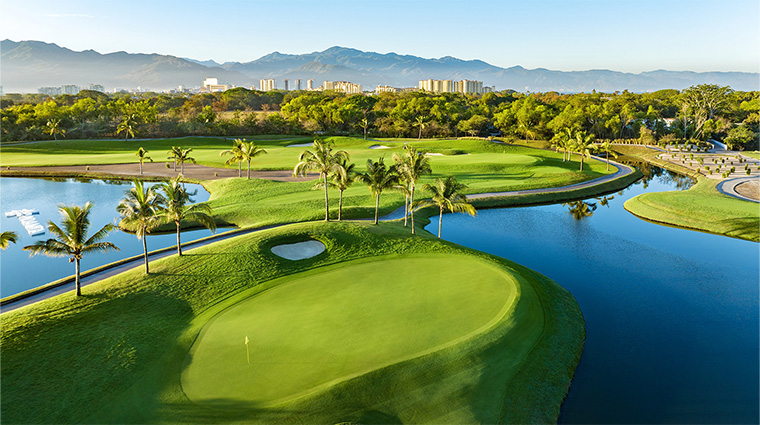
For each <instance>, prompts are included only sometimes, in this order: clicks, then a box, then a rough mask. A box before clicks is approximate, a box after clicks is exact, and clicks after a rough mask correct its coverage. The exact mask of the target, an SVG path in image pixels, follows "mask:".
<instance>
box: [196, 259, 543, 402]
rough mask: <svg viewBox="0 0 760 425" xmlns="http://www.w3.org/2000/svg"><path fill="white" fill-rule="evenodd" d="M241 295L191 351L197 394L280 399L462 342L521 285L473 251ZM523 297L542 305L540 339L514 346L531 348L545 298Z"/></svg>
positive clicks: (348, 269) (501, 311) (507, 306)
mask: <svg viewBox="0 0 760 425" xmlns="http://www.w3.org/2000/svg"><path fill="white" fill-rule="evenodd" d="M388 270H393V274H389V273H388ZM464 281H467V282H468V284H467V285H462V282H464ZM237 298H238V297H235V299H234V300H230V301H229V302H225V303H224V304H225V305H230V307H229V308H227V309H226V310H224V311H223V312H222V313H220V314H219V315H217V316H215V317H214V318H213V319H212V320H211V321H209V323H208V324H207V325H206V326H204V328H203V331H202V332H201V334H200V336H199V337H198V340H197V341H196V343H195V344H194V345H193V348H192V350H191V351H190V354H189V355H188V365H187V367H186V369H185V370H184V371H183V373H182V388H183V390H184V391H185V394H187V396H188V397H189V398H190V399H191V400H193V401H195V402H210V403H212V404H215V403H218V402H219V399H220V398H221V399H227V400H246V401H251V402H256V403H262V404H275V403H277V401H278V400H282V399H292V398H295V397H296V396H298V395H300V394H303V393H307V392H314V391H315V389H316V388H319V387H320V386H323V387H327V386H330V384H331V383H335V382H340V381H343V380H346V379H348V378H349V377H355V376H359V375H362V374H365V373H367V372H369V371H372V370H375V369H380V368H382V367H385V366H389V365H392V364H395V363H399V362H401V361H403V360H407V359H410V358H414V357H418V356H420V355H422V354H424V353H429V352H433V351H437V350H440V349H442V348H444V347H445V346H451V345H454V344H456V343H457V342H461V341H463V340H465V339H468V338H469V337H472V336H474V335H477V334H478V333H481V332H483V331H485V330H487V329H488V328H490V327H491V326H493V325H494V324H495V323H496V322H498V321H500V320H503V317H504V315H505V314H507V313H508V312H509V311H511V310H512V307H513V304H514V303H515V302H516V300H517V285H516V282H515V280H514V279H513V278H512V277H511V275H509V274H507V273H505V272H504V271H503V270H501V269H498V268H496V267H494V266H492V265H490V264H487V263H483V262H480V261H476V260H474V259H473V258H471V257H467V256H461V255H451V254H439V255H432V256H430V255H428V256H420V255H414V256H405V257H396V256H390V257H382V258H373V259H371V261H369V262H367V261H364V260H355V261H352V262H349V263H344V264H341V265H340V266H333V267H329V268H327V269H324V268H320V269H317V270H314V271H312V272H306V273H299V274H297V275H294V276H290V277H287V278H283V279H282V283H279V284H278V285H277V287H275V288H273V289H270V290H268V291H266V292H264V293H262V294H259V295H258V296H253V297H248V298H244V299H243V300H241V301H238V299H237ZM523 302H525V304H529V305H530V306H532V307H538V308H534V309H532V310H531V311H530V314H527V315H526V316H527V317H528V318H529V319H530V320H528V321H527V322H528V324H529V325H530V326H531V327H533V329H534V335H533V338H525V339H523V340H521V341H520V345H521V350H517V349H516V350H515V352H519V351H522V352H523V353H524V352H527V351H528V350H529V349H530V347H532V345H533V343H534V342H535V340H536V339H537V337H538V336H539V335H540V331H541V330H542V328H543V326H542V325H543V314H542V311H541V309H540V304H539V303H535V302H534V303H530V302H529V301H527V300H526V301H523ZM512 319H514V318H512ZM519 325H522V324H519ZM246 337H247V338H249V340H250V343H249V346H250V354H251V356H250V363H248V361H247V357H246V350H245V347H244V346H243V341H244V338H246Z"/></svg>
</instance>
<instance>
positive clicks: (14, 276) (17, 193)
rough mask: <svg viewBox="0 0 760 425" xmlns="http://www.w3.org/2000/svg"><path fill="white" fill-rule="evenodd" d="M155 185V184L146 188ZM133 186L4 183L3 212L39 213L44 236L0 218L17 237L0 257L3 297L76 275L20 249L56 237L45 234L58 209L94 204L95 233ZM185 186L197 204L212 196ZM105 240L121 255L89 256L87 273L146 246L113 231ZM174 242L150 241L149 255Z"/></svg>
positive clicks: (0, 191)
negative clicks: (26, 211)
mask: <svg viewBox="0 0 760 425" xmlns="http://www.w3.org/2000/svg"><path fill="white" fill-rule="evenodd" d="M152 184H155V183H151V184H146V185H152ZM131 185H132V183H130V182H124V181H119V180H113V181H111V180H108V181H104V180H89V179H88V180H83V179H62V178H58V179H32V178H2V179H0V200H2V211H1V212H2V213H4V212H6V211H11V210H20V209H24V208H28V209H35V210H38V211H39V215H34V217H35V218H37V221H38V222H39V223H40V224H42V225H43V226H44V227H45V230H46V232H45V234H43V235H39V236H29V235H28V234H27V232H26V231H25V230H24V227H23V226H22V225H21V222H20V221H19V220H18V219H17V218H6V217H5V214H2V215H0V224H1V226H0V228H1V229H2V230H3V231H6V230H11V231H15V232H16V233H17V234H18V235H19V240H18V242H17V243H16V244H11V245H10V246H9V247H8V248H7V249H6V250H4V251H2V253H1V254H0V296H2V297H7V296H9V295H13V294H17V293H19V292H23V291H26V290H28V289H32V288H35V287H37V286H40V285H44V284H46V283H48V282H52V281H54V280H57V279H60V278H63V277H66V276H70V275H72V274H74V265H73V264H70V263H69V262H68V261H66V259H65V258H51V257H47V256H43V255H36V256H34V257H31V258H30V257H29V253H28V252H27V251H23V250H22V248H23V247H24V246H25V245H31V244H33V243H35V242H36V241H38V240H45V239H48V238H51V237H52V236H51V235H50V233H49V232H47V222H48V220H52V221H53V222H55V223H60V214H59V212H58V205H59V204H61V203H64V204H77V205H84V203H85V202H87V201H91V202H93V203H94V206H93V208H92V210H91V214H90V223H91V224H90V231H91V232H93V231H95V230H97V229H100V228H101V227H102V226H104V225H105V224H107V223H115V222H116V220H117V217H118V214H117V213H116V205H117V204H118V203H119V201H121V199H122V198H124V191H126V190H129V188H130V187H131ZM187 187H188V189H189V190H190V191H193V190H197V194H196V196H194V197H193V199H194V200H195V201H196V202H202V201H206V200H208V198H209V193H208V192H207V191H206V190H205V189H204V188H203V186H201V185H195V184H188V185H187ZM217 231H219V230H217ZM209 235H211V232H210V231H209V230H206V229H203V230H193V231H188V232H183V233H182V242H188V241H191V240H195V239H199V238H202V237H206V236H209ZM106 240H107V241H109V242H113V243H114V244H116V246H117V247H119V248H120V249H121V251H110V252H107V253H92V254H89V255H85V256H84V258H83V259H82V261H81V267H82V270H83V271H84V270H88V269H91V268H93V267H97V266H100V265H103V264H108V263H110V262H113V261H117V260H120V259H122V258H125V257H130V256H133V255H139V254H141V253H142V244H141V243H140V241H139V240H138V239H137V238H136V237H135V236H134V235H131V234H128V233H124V232H122V231H120V230H115V231H113V232H111V233H110V234H109V235H108V237H107V238H106ZM176 242H177V239H176V235H175V234H173V233H170V234H164V235H152V236H148V250H154V249H159V248H164V247H168V246H172V245H174V244H176Z"/></svg>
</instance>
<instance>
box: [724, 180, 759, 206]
mask: <svg viewBox="0 0 760 425" xmlns="http://www.w3.org/2000/svg"><path fill="white" fill-rule="evenodd" d="M757 181H758V178H757V177H743V178H739V179H731V180H724V181H722V182H720V183H718V185H717V186H716V189H718V192H720V193H722V194H724V195H728V196H733V197H734V198H739V199H742V200H745V201H750V202H757V203H760V200H758V199H755V198H750V197H748V196H745V195H742V194H741V193H739V192H738V191H737V190H736V188H737V187H738V186H739V185H740V184H742V183H749V182H757Z"/></svg>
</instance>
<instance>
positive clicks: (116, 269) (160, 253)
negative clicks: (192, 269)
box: [0, 157, 634, 313]
mask: <svg viewBox="0 0 760 425" xmlns="http://www.w3.org/2000/svg"><path fill="white" fill-rule="evenodd" d="M592 158H593V159H595V160H597V161H602V162H604V161H605V160H604V159H602V158H598V157H592ZM610 164H613V165H615V166H616V167H618V171H617V172H616V173H614V174H610V175H608V176H604V177H600V178H598V179H594V180H590V181H586V182H582V183H576V184H572V185H567V186H560V187H551V188H545V189H530V190H515V191H511V192H489V193H478V194H474V195H467V198H468V199H482V198H490V197H503V196H514V195H523V194H531V193H551V192H562V191H566V190H574V189H581V188H585V187H591V186H595V185H599V184H602V183H606V182H609V181H612V180H614V179H617V178H619V177H622V176H626V175H628V174H631V173H633V172H634V169H633V168H632V167H629V166H627V165H623V164H620V163H618V162H615V161H610ZM403 217H404V207H403V206H402V207H399V208H398V209H397V210H396V211H394V212H392V213H390V214H388V215H386V216H383V217H381V220H383V221H388V220H398V219H400V218H403ZM363 220H370V219H363ZM363 220H361V221H363ZM296 223H297V222H294V223H285V224H276V225H272V226H265V227H257V228H255V229H242V230H232V231H229V232H225V233H221V234H219V235H215V236H211V237H208V238H204V239H201V240H197V241H192V242H187V243H183V244H182V247H183V251H184V250H185V249H190V248H198V247H201V246H206V245H209V244H211V243H214V242H218V241H221V240H225V239H229V238H232V237H235V236H240V235H246V234H249V233H254V232H259V231H262V230H268V229H273V228H277V227H282V226H287V225H290V224H296ZM175 249H176V246H175V247H169V248H165V249H161V250H157V251H153V252H149V253H148V259H149V261H154V260H157V259H159V258H164V257H168V256H170V255H173V254H174V253H175ZM143 261H144V260H143V256H142V255H138V256H134V257H131V258H128V259H126V260H124V261H121V262H119V263H118V264H117V265H114V266H113V267H108V268H105V269H103V270H101V271H98V272H94V273H91V274H89V275H87V276H83V277H81V278H80V283H81V285H82V286H87V285H91V284H93V283H97V282H100V281H101V280H103V279H106V278H108V277H111V276H115V275H117V274H119V273H123V272H125V271H127V270H131V269H134V268H136V267H142V266H143V264H144V263H143ZM85 273H87V272H85ZM73 286H74V278H73V276H72V277H71V278H69V279H67V280H66V281H63V282H62V283H61V284H60V285H58V286H55V287H52V288H49V289H45V290H41V291H40V292H38V293H35V294H32V295H29V296H28V297H25V298H22V299H19V300H16V301H11V302H8V303H6V304H4V305H2V307H0V313H4V312H7V311H11V310H15V309H17V308H20V307H23V306H26V305H29V304H33V303H36V302H38V301H42V300H45V299H48V298H51V297H54V296H56V295H60V294H63V293H65V292H68V291H71V290H72V288H73Z"/></svg>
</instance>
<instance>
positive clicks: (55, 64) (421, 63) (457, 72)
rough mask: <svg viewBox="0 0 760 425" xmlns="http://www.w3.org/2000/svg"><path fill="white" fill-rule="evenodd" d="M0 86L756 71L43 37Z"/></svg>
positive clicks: (554, 86)
mask: <svg viewBox="0 0 760 425" xmlns="http://www.w3.org/2000/svg"><path fill="white" fill-rule="evenodd" d="M0 51H1V52H2V56H1V57H0V78H1V79H2V81H1V82H0V84H1V85H2V86H3V91H4V92H5V93H17V92H22V93H25V92H27V93H35V92H37V89H38V88H39V87H45V86H61V85H64V84H76V85H80V86H87V85H88V84H90V83H92V84H101V85H103V86H105V87H106V90H108V91H111V90H113V89H120V88H121V89H134V88H137V87H140V88H142V89H150V90H155V91H160V90H167V89H173V88H177V86H179V85H183V86H186V87H198V86H200V85H201V84H202V82H203V79H204V78H207V77H216V78H217V79H218V80H219V82H220V83H227V84H232V85H236V86H243V87H251V86H255V87H258V85H259V80H260V79H262V78H267V79H268V78H273V79H276V80H278V81H277V87H278V88H283V87H284V85H283V82H282V81H281V80H282V79H286V78H287V79H290V80H291V85H290V88H291V89H292V88H294V86H295V84H294V82H293V81H292V80H295V79H301V80H303V83H302V87H304V88H305V87H306V82H305V81H306V80H308V79H314V80H315V86H319V85H321V84H322V82H323V81H325V80H328V81H351V82H354V83H359V84H362V85H363V86H364V89H365V90H372V89H374V88H375V87H376V86H377V85H389V86H395V87H416V86H417V84H418V81H419V80H422V79H429V78H432V79H452V80H461V79H469V80H480V81H483V85H484V86H495V87H496V89H497V90H504V89H513V90H517V91H522V92H525V91H533V92H538V91H558V92H561V93H574V92H590V91H592V90H597V91H601V92H612V91H618V90H629V91H632V92H646V91H654V90H660V89H684V88H687V87H689V86H692V85H695V84H703V83H709V84H718V85H721V86H731V87H732V88H733V89H735V90H747V91H749V90H759V89H760V74H758V73H748V72H690V71H665V70H658V71H651V72H642V73H638V74H633V73H624V72H617V71H610V70H588V71H552V70H548V69H543V68H538V69H525V68H523V67H521V66H514V67H510V68H501V67H498V66H494V65H490V64H488V63H486V62H483V61H480V60H462V59H457V58H454V57H451V56H445V57H442V58H438V59H426V58H421V57H418V56H412V55H399V54H396V53H386V54H381V53H374V52H364V51H361V50H356V49H351V48H346V47H337V46H336V47H331V48H329V49H327V50H324V51H322V52H313V53H307V54H299V55H295V54H283V53H279V52H273V53H270V54H268V55H266V56H263V57H261V58H259V59H256V60H254V61H251V62H244V63H241V62H225V63H221V64H220V63H217V62H215V61H213V60H206V61H200V60H195V59H189V58H179V57H176V56H171V55H159V54H142V53H138V54H135V53H126V52H115V53H108V54H101V53H98V52H96V51H93V50H85V51H81V52H77V51H73V50H70V49H67V48H65V47H60V46H58V45H56V44H51V43H44V42H41V41H20V42H16V41H11V40H3V41H2V42H0Z"/></svg>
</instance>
